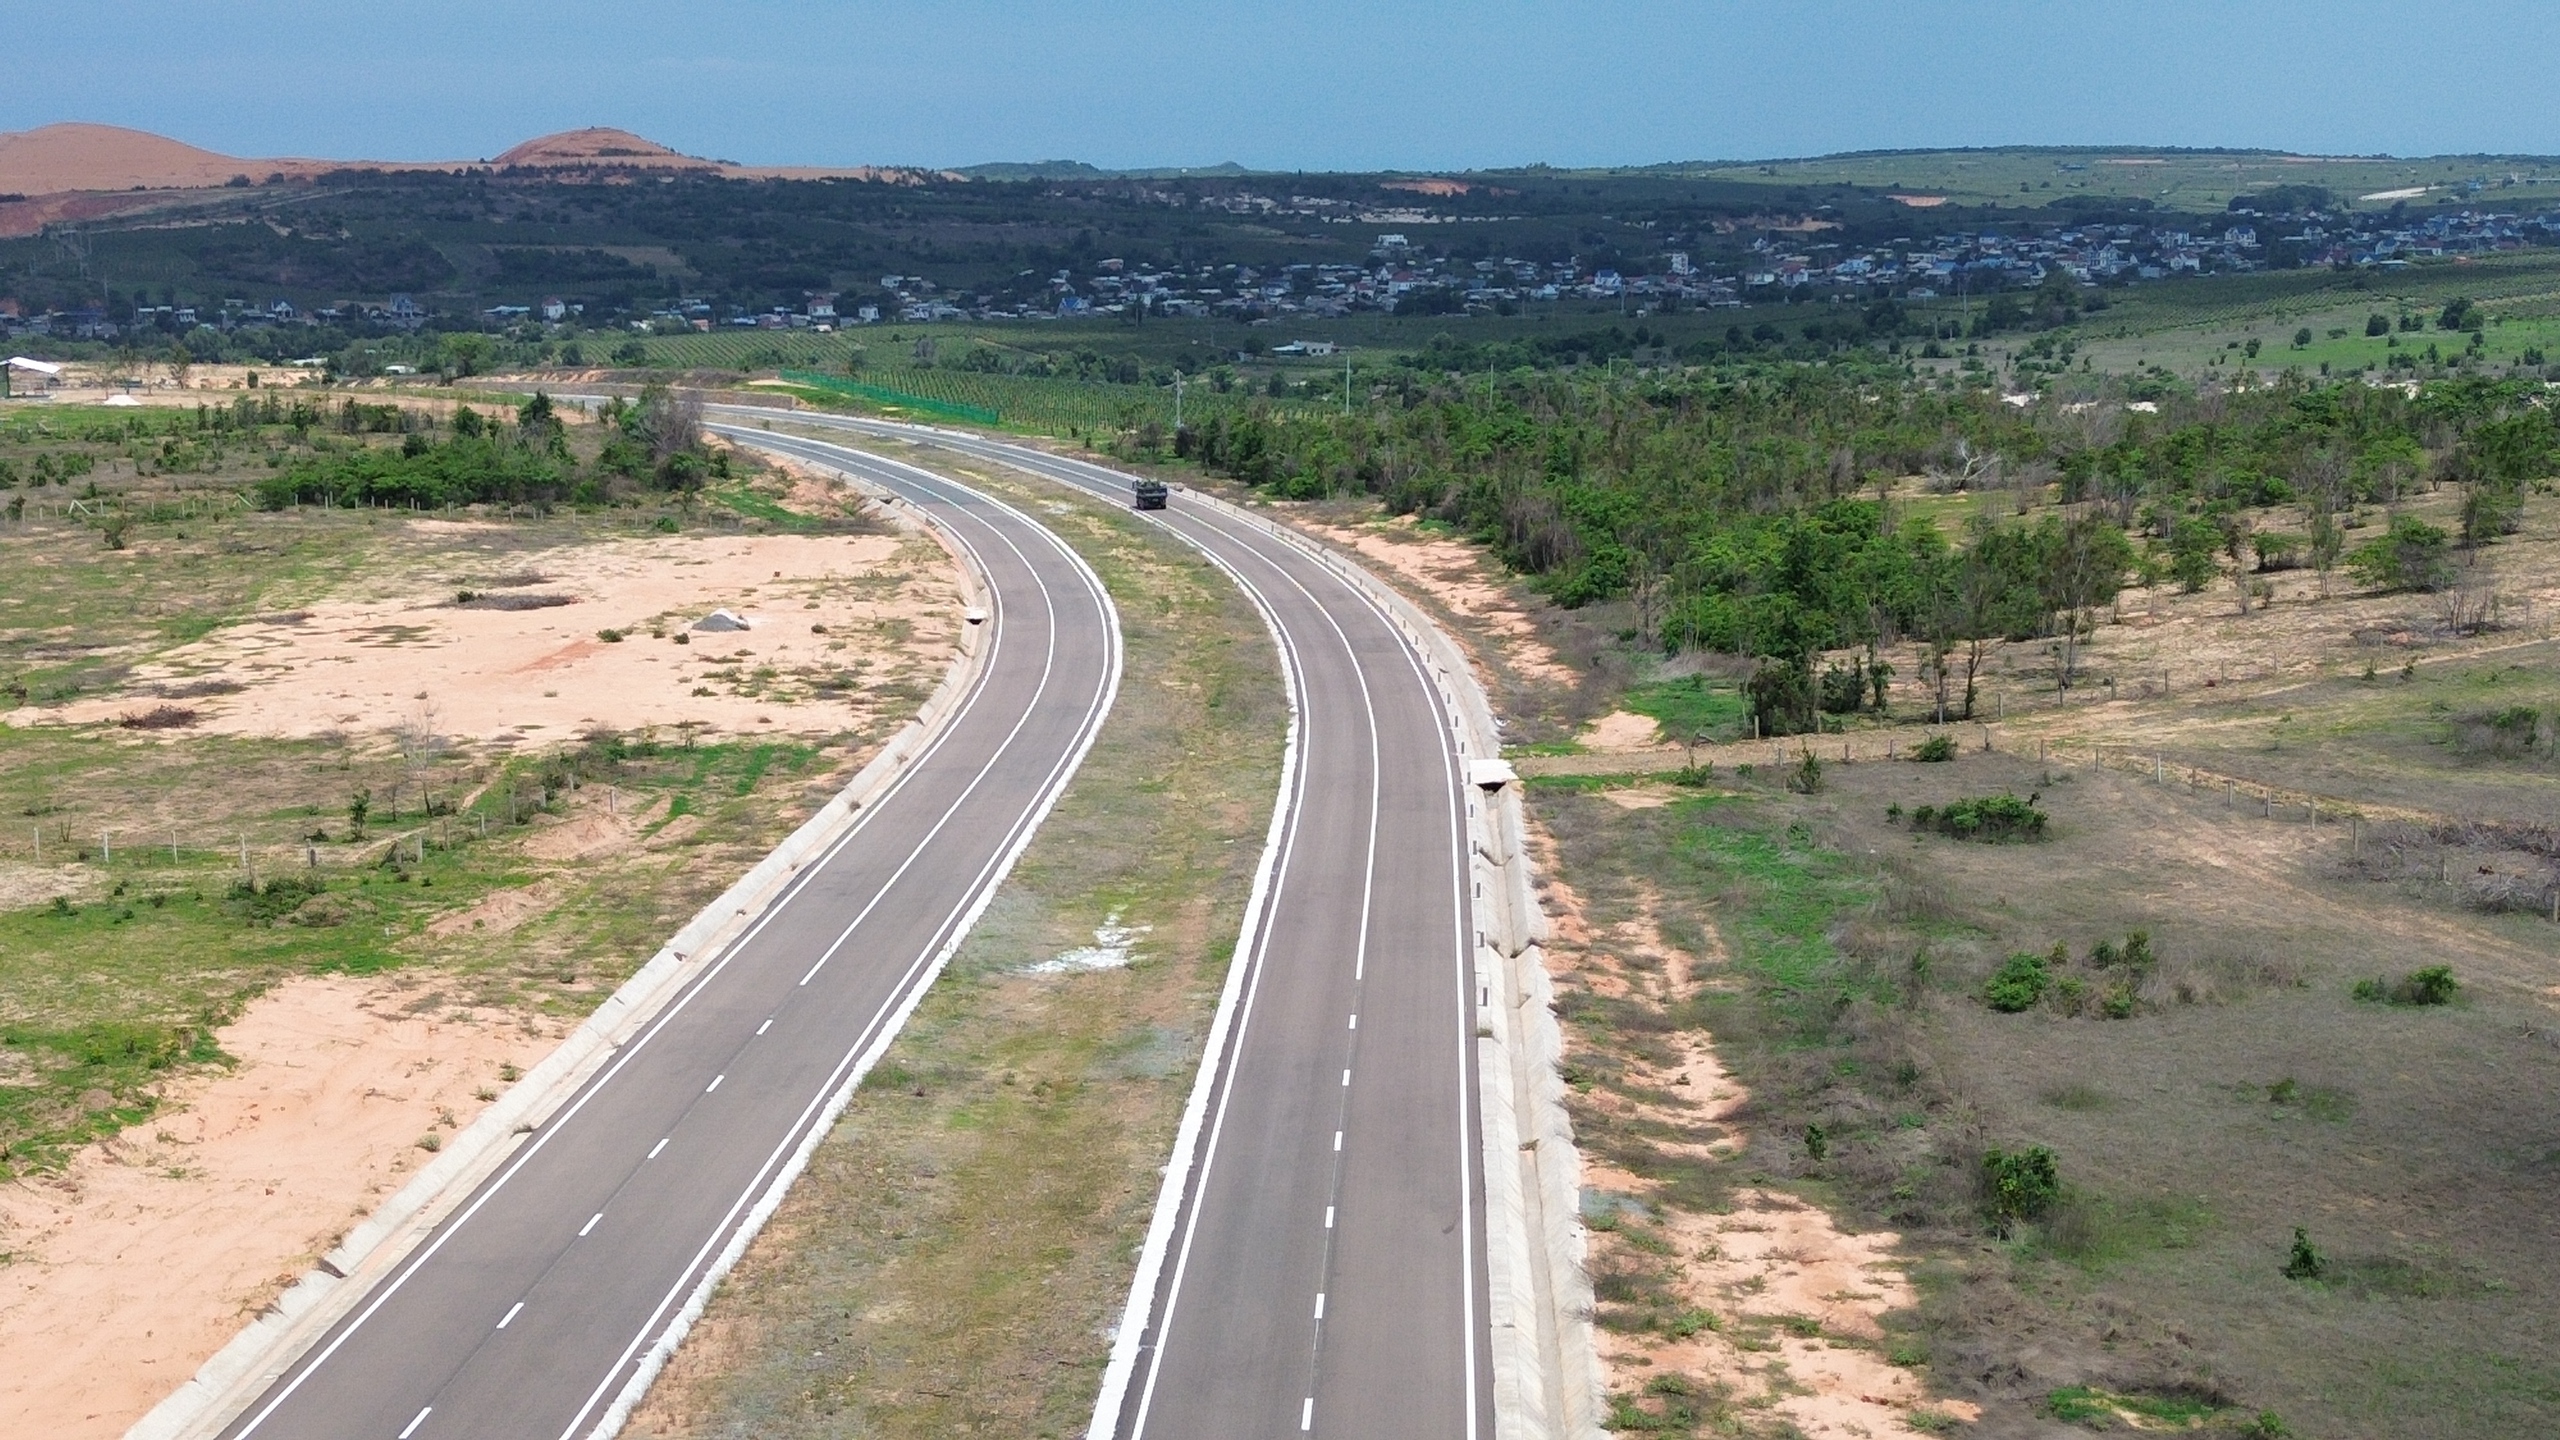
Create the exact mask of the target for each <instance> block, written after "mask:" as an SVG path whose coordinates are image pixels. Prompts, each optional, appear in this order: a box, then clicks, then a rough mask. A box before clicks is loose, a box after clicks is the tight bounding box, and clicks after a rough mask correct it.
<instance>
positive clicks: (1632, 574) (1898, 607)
mask: <svg viewBox="0 0 2560 1440" xmlns="http://www.w3.org/2000/svg"><path fill="white" fill-rule="evenodd" d="M2157 403H2158V410H2157V412H2156V413H2145V412H2142V411H2135V410H2131V409H2128V408H2127V407H2126V406H2125V405H2123V404H2121V403H2117V402H2116V401H2111V400H2108V399H2105V398H2097V399H2092V400H2088V401H2082V402H2071V403H2065V402H2063V401H2060V400H2048V401H2044V402H2041V403H2039V404H2037V405H2036V406H2033V407H2030V408H2020V407H2015V406H2012V405H2009V404H2005V403H2003V402H2002V401H2001V400H2000V399H1999V398H1998V397H1996V396H1993V395H1991V394H1989V393H1987V392H1985V391H1981V390H1973V389H1941V388H1936V387H1932V386H1929V385H1924V384H1917V383H1911V382H1907V381H1905V380H1904V379H1903V378H1902V377H1900V376H1899V375H1898V374H1896V373H1895V372H1893V371H1891V370H1888V369H1881V368H1878V369H1860V368H1856V367H1850V366H1790V367H1783V368H1777V367H1771V368H1764V369H1758V370H1753V371H1749V372H1743V371H1730V372H1728V371H1715V372H1704V373H1697V374H1691V375H1686V376H1682V377H1677V378H1652V379H1647V378H1633V379H1631V378H1628V377H1624V376H1615V377H1607V376H1604V377H1594V378H1589V379H1575V378H1572V377H1565V376H1554V375H1545V376H1520V375H1515V376H1513V377H1512V378H1511V379H1509V380H1507V381H1506V380H1502V379H1500V378H1499V377H1482V378H1478V379H1476V380H1473V381H1464V380H1460V381H1447V380H1431V381H1423V380H1418V379H1417V380H1410V381H1407V382H1404V383H1402V384H1399V385H1390V386H1386V387H1382V390H1381V393H1380V403H1374V404H1372V405H1371V406H1370V407H1369V408H1367V409H1365V410H1363V411H1361V412H1358V413H1355V414H1351V415H1325V414H1321V413H1308V412H1304V411H1290V412H1282V411H1278V410H1269V409H1246V410H1242V411H1238V412H1236V413H1233V414H1219V415H1216V416H1213V417H1212V418H1211V419H1209V420H1208V421H1206V422H1205V423H1204V424H1203V425H1201V426H1200V427H1198V428H1196V429H1192V430H1186V431H1185V432H1184V433H1182V434H1181V435H1179V436H1177V437H1176V442H1175V443H1176V449H1177V451H1178V452H1179V453H1181V454H1184V455H1187V456H1189V457H1191V458H1193V459H1195V460H1196V461H1197V462H1198V463H1200V464H1201V465H1203V466H1204V467H1206V468H1208V469H1211V470H1214V471H1218V472H1221V473H1224V474H1227V475H1230V476H1233V477H1235V478H1237V479H1240V480H1243V481H1245V482H1246V483H1248V484H1251V485H1254V486H1257V487H1260V488H1263V489H1265V490H1268V491H1269V492H1271V493H1273V494H1275V495H1278V496H1282V497H1290V498H1314V497H1319V496H1327V495H1345V494H1366V495H1373V496H1375V497H1377V498H1378V499H1380V500H1381V501H1383V502H1384V503H1385V505H1386V506H1387V507H1388V508H1389V509H1390V510H1392V511H1395V512H1397V513H1404V514H1415V515H1421V516H1426V517H1430V518H1433V519H1437V520H1441V521H1445V522H1447V523H1449V524H1451V525H1453V526H1456V527H1458V528H1459V529H1461V530H1463V531H1465V532H1466V533H1468V534H1470V535H1472V536H1474V537H1476V538H1478V539H1481V540H1482V541H1484V542H1486V543H1487V544H1489V545H1491V546H1492V547H1494V548H1495V549H1496V551H1497V552H1498V553H1499V554H1500V555H1501V556H1502V557H1503V558H1504V559H1505V560H1506V561H1507V562H1508V563H1510V564H1511V565H1513V566H1515V567H1516V568H1518V569H1520V570H1522V571H1524V572H1527V573H1528V574H1530V575H1533V576H1535V577H1536V578H1537V582H1538V583H1539V584H1540V585H1541V586H1542V587H1543V588H1545V589H1546V590H1547V591H1548V592H1549V593H1550V594H1552V595H1553V596H1554V597H1555V598H1556V599H1557V600H1559V601H1561V602H1562V603H1565V604H1567V605H1580V604H1586V603H1590V602H1593V601H1600V600H1611V599H1624V600H1628V601H1631V602H1632V604H1633V608H1634V611H1635V614H1636V625H1637V628H1638V629H1639V631H1640V632H1641V634H1642V635H1643V636H1644V637H1645V638H1646V639H1647V640H1648V641H1651V642H1653V643H1657V644H1660V645H1662V646H1664V647H1667V648H1672V649H1699V650H1709V651H1719V652H1725V653H1729V654H1734V655H1739V656H1745V657H1752V658H1755V659H1758V660H1760V661H1762V662H1764V663H1763V664H1762V665H1761V666H1760V668H1759V672H1758V675H1757V676H1756V678H1755V679H1754V681H1753V695H1754V699H1755V706H1756V709H1757V710H1758V712H1759V715H1760V718H1761V722H1762V724H1763V725H1764V726H1765V727H1767V728H1770V729H1772V730H1776V731H1779V732H1785V731H1788V730H1794V729H1801V728H1805V727H1807V726H1810V725H1811V724H1813V723H1814V721H1815V719H1816V716H1817V712H1818V711H1820V710H1824V709H1829V710H1835V711H1837V710H1847V709H1856V708H1860V707H1862V706H1876V705H1880V704H1882V703H1884V701H1885V697H1886V696H1887V695H1888V694H1889V693H1890V692H1889V690H1888V689H1887V686H1886V683H1885V682H1886V680H1887V678H1888V677H1887V674H1886V672H1885V670H1884V669H1883V668H1882V662H1881V661H1880V660H1878V659H1877V658H1876V651H1877V647H1879V646H1880V645H1883V644H1886V643H1890V642H1894V641H1898V640H1905V639H1916V640H1920V641H1923V642H1924V649H1925V652H1926V653H1927V654H1928V655H1929V656H1930V660H1929V672H1930V673H1927V674H1924V675H1923V676H1920V677H1916V678H1918V679H1919V680H1920V681H1921V682H1922V684H1923V687H1924V689H1925V690H1926V692H1927V693H1929V694H1930V695H1931V697H1932V700H1931V703H1932V704H1934V705H1941V706H1943V707H1945V709H1946V710H1947V713H1950V714H1963V713H1970V709H1971V705H1972V702H1973V700H1974V698H1975V688H1976V687H1975V684H1974V681H1975V677H1976V675H1977V673H1978V669H1979V666H1980V663H1981V660H1982V656H1983V647H1984V646H1985V645H1986V644H1987V643H1989V642H1991V641H1994V640H1999V639H2009V640H2029V639H2039V638H2040V639H2044V640H2046V641H2048V642H2050V644H2051V647H2052V650H2053V653H2054V670H2055V680H2056V683H2057V684H2058V685H2060V686H2063V687H2066V688H2067V687H2069V686H2070V685H2072V684H2074V683H2076V682H2077V680H2078V678H2079V677H2078V650H2079V645H2080V642H2081V640H2082V639H2083V638H2084V637H2085V635H2086V633H2087V630H2088V627H2089V625H2090V624H2092V623H2093V613H2094V612H2096V611H2099V610H2102V609H2103V608H2104V607H2105V606H2107V605H2108V604H2109V603H2110V602H2111V601H2112V599H2113V598H2114V596H2115V595H2116V593H2117V592H2118V590H2119V589H2120V588H2121V587H2122V586H2123V585H2124V584H2126V583H2127V582H2128V580H2130V579H2132V578H2134V577H2136V576H2137V575H2139V576H2141V577H2142V578H2145V579H2156V580H2164V581H2174V582H2176V583H2178V584H2180V585H2182V586H2184V587H2185V588H2188V589H2191V590H2196V589H2202V588H2204V587H2205V586H2207V585H2210V584H2214V583H2216V582H2217V581H2220V580H2224V579H2230V580H2233V581H2235V582H2236V584H2237V586H2238V588H2239V591H2240V595H2241V598H2242V601H2243V603H2244V604H2246V603H2247V600H2248V597H2249V596H2250V594H2251V593H2252V591H2251V585H2252V579H2251V577H2252V576H2253V575H2254V574H2255V573H2256V572H2257V571H2260V570H2274V569H2283V568H2287V567H2290V566H2295V565H2313V566H2317V567H2319V568H2320V569H2322V570H2323V571H2324V572H2325V571H2328V570H2332V569H2337V568H2345V569H2348V570H2350V571H2352V572H2353V573H2354V574H2355V575H2356V576H2357V577H2358V578H2360V579H2362V580H2364V581H2366V582H2367V583H2369V584H2373V585H2377V586H2383V587H2406V588H2419V589H2426V588H2435V587H2438V586H2441V585H2443V584H2445V583H2447V582H2448V581H2449V580H2450V579H2451V577H2452V569H2451V559H2452V552H2453V550H2454V549H2455V548H2456V547H2465V548H2467V547H2475V546H2478V545H2482V544H2486V543H2489V542H2490V541H2492V540H2494V539H2496V538H2497V537H2498V536H2500V535H2503V534H2506V533H2510V532H2512V531H2513V530H2514V529H2515V527H2516V525H2517V523H2518V520H2519V517H2520V515H2521V511H2522V506H2523V502H2524V496H2525V494H2526V492H2527V490H2528V489H2529V488H2531V487H2533V486H2536V485H2547V484H2548V483H2549V482H2548V478H2547V477H2549V476H2550V475H2551V474H2552V473H2553V472H2554V470H2555V469H2560V424H2555V420H2554V416H2553V413H2552V411H2551V409H2550V408H2549V407H2548V406H2546V405H2545V404H2544V403H2543V400H2542V390H2541V387H2540V386H2539V385H2537V384H2532V383H2529V382H2507V381H2491V380H2482V379H2476V378H2475V379H2457V380H2450V381H2444V382H2438V383H2435V384H2430V385H2428V386H2426V387H2424V388H2422V389H2420V390H2418V391H2417V392H2416V393H2415V394H2409V393H2404V392H2403V391H2402V390H2400V389H2398V388H2395V387H2373V386H2367V385H2364V384H2360V383H2344V384H2335V385H2315V384H2311V383H2308V382H2304V381H2300V380H2289V381H2286V382H2284V383H2281V384H2278V385H2275V386H2270V387H2264V388H2261V389H2257V390H2251V391H2228V392H2226V391H2208V392H2205V393H2200V394H2199V393H2176V394H2171V395H2169V396H2167V397H2166V398H2164V399H2163V400H2161V401H2159V402H2157ZM1912 475H1921V476H1926V477H1928V483H1929V488H1931V489H1935V490H1941V491H1956V490H1963V491H1968V492H1971V493H1974V494H1977V495H1990V496H2001V495H2004V494H2006V493H2007V492H2009V491H2013V490H2014V491H2015V492H2016V496H2017V503H2016V506H2015V507H2014V508H2015V511H2016V514H2015V515H2010V516H2004V515H2002V514H2000V513H1999V512H2001V511H2004V510H2006V509H2008V508H2009V507H2007V506H2003V505H1984V506H1980V507H1977V510H1976V513H1975V515H1974V517H1973V519H1972V520H1971V521H1970V522H1969V523H1968V524H1966V525H1965V526H1964V527H1962V530H1961V533H1960V534H1958V535H1956V536H1954V537H1952V538H1951V537H1950V536H1949V535H1948V534H1947V533H1946V532H1945V531H1944V530H1943V529H1942V528H1941V527H1939V526H1938V525H1936V524H1934V523H1932V522H1930V521H1928V520H1925V519H1922V518H1918V517H1915V516H1913V515H1911V514H1909V513H1907V509H1908V507H1907V506H1904V505H1901V504H1898V503H1897V502H1896V501H1895V499H1894V498H1893V495H1894V493H1895V486H1896V484H1897V482H1898V481H1900V479H1901V477H1906V476H1912ZM2444 485H2454V486H2458V487H2460V489H2461V492H2462V505H2461V510H2460V515H2461V525H2460V529H2459V532H2458V533H2449V532H2447V531H2444V530H2442V529H2439V528H2437V527H2435V526H2430V525H2427V524H2424V523H2423V522H2421V521H2418V520H2416V519H2415V518H2413V517H2409V516H2405V515H2401V516H2394V517H2393V518H2392V520H2391V522H2390V524H2389V525H2388V527H2387V528H2386V530H2385V531H2384V532H2383V533H2382V534H2381V535H2380V536H2378V537H2376V538H2373V539H2370V540H2367V541H2365V542H2364V543H2362V544H2357V545H2351V544H2350V543H2349V542H2350V540H2351V539H2353V538H2355V537H2352V536H2351V535H2350V534H2349V528H2350V526H2352V525H2355V524H2359V523H2361V521H2360V519H2359V517H2358V514H2357V512H2358V511H2359V510H2360V509H2361V508H2364V507H2371V506H2377V505H2378V506H2381V507H2384V508H2385V509H2386V510H2389V509H2392V508H2394V507H2396V505H2397V504H2398V502H2400V501H2401V500H2403V499H2405V498H2408V497H2410V496H2412V495H2413V494H2415V493H2417V492H2418V491H2420V490H2422V489H2426V488H2430V487H2440V486H2444ZM2049 501H2058V502H2059V503H2058V504H2057V503H2044V502H2049ZM2270 507H2273V508H2270ZM2031 508H2032V509H2033V512H2034V513H2033V514H2032V515H2030V514H2029V513H2028V512H2029V511H2030V509H2031ZM1844 650H1846V651H1852V652H1857V651H1863V652H1864V659H1863V660H1862V661H1860V662H1858V663H1847V662H1838V661H1835V662H1833V663H1832V664H1830V665H1829V666H1827V667H1826V668H1824V669H1823V670H1822V671H1821V673H1817V671H1816V667H1817V665H1818V664H1820V663H1821V657H1822V656H1823V655H1824V654H1825V653H1826V652H1833V653H1836V652H1840V651H1844Z"/></svg>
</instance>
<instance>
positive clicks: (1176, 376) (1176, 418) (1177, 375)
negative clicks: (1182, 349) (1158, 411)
mask: <svg viewBox="0 0 2560 1440" xmlns="http://www.w3.org/2000/svg"><path fill="white" fill-rule="evenodd" d="M1173 433H1174V434H1176V435H1179V434H1181V433H1182V372H1181V371H1179V370H1176V371H1174V372H1173Z"/></svg>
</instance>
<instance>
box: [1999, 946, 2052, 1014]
mask: <svg viewBox="0 0 2560 1440" xmlns="http://www.w3.org/2000/svg"><path fill="white" fill-rule="evenodd" d="M2050 966H2051V962H2050V961H2048V960H2047V959H2046V958H2045V957H2044V956H2042V955H2030V954H2028V953H2026V952H2025V951H2023V950H2021V951H2019V952H2018V953H2017V954H2015V955H2012V956H2010V957H2009V958H2008V959H2006V960H2004V961H2002V962H2001V963H2000V968H1999V969H1998V970H1996V971H1994V972H1992V976H1991V979H1990V981H1989V983H1987V984H1985V985H1984V986H1983V987H1982V1002H1983V1003H1984V1004H1986V1005H1988V1006H1990V1007H1991V1008H1992V1009H1994V1010H1997V1011H2000V1012H2001V1013H2003V1014H2007V1015H2015V1014H2017V1013H2018V1012H2019V1011H2021V1010H2032V1009H2034V1008H2035V1004H2036V1002H2037V1001H2039V1000H2042V999H2043V998H2044V992H2045V990H2046V989H2047V988H2048V987H2050V986H2051V985H2052V984H2053V971H2052V969H2051V968H2050Z"/></svg>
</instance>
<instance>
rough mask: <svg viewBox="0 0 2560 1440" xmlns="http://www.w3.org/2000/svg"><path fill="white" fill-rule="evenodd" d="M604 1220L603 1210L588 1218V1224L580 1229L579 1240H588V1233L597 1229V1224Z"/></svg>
mask: <svg viewBox="0 0 2560 1440" xmlns="http://www.w3.org/2000/svg"><path fill="white" fill-rule="evenodd" d="M603 1218H604V1212H603V1211H601V1210H599V1211H597V1212H596V1213H594V1214H593V1215H590V1216H588V1217H587V1223H586V1224H584V1225H581V1226H579V1227H578V1238H579V1239H581V1240H583V1239H585V1238H586V1236H587V1232H588V1231H590V1230H593V1229H594V1228H596V1222H597V1221H599V1220H601V1219H603Z"/></svg>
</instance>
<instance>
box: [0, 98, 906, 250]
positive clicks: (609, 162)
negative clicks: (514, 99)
mask: <svg viewBox="0 0 2560 1440" xmlns="http://www.w3.org/2000/svg"><path fill="white" fill-rule="evenodd" d="M477 166H497V167H514V168H518V169H558V170H583V171H614V170H658V171H685V170H691V171H702V172H708V173H712V174H718V175H725V176H728V177H730V178H732V179H740V180H749V179H818V178H824V177H836V178H846V179H860V180H890V181H908V182H912V181H915V180H919V179H922V178H924V177H925V176H926V175H928V174H929V173H935V172H927V171H923V170H916V169H910V168H902V167H885V168H884V167H880V166H873V165H837V166H801V165H790V166H751V165H734V164H730V163H728V162H726V161H721V160H704V159H700V158H697V157H695V156H691V155H687V154H685V153H683V152H682V151H679V150H675V149H671V148H669V147H668V146H665V145H661V144H659V143H658V142H656V141H654V140H650V139H648V138H646V137H644V136H639V135H634V134H632V133H631V132H630V131H628V130H617V129H614V128H612V127H610V126H601V125H599V126H590V127H588V128H587V129H583V130H563V131H561V132H560V133H559V134H556V135H544V136H540V137H538V138H536V139H532V140H527V141H525V142H524V143H523V144H521V145H518V146H516V147H515V148H513V149H511V150H508V151H506V152H505V153H503V154H501V155H499V156H497V157H496V158H494V159H486V160H304V159H291V160H257V159H244V158H242V157H239V156H234V155H222V154H217V153H216V152H214V151H211V150H201V149H198V148H197V147H195V146H193V145H189V144H186V143H184V142H183V141H178V140H172V139H170V138H168V137H167V136H165V135H154V134H151V133H150V132H148V131H144V130H128V129H125V128H124V127H122V126H118V125H90V124H81V123H66V124H59V125H44V126H39V127H37V128H36V129H33V130H15V131H0V195H16V196H22V197H27V198H25V199H21V200H17V201H11V202H0V234H31V233H33V232H34V230H35V228H36V226H37V225H38V224H39V223H42V222H45V221H51V220H66V219H83V218H94V217H95V216H98V215H103V214H106V213H113V212H120V211H125V210H130V209H132V208H134V206H135V205H137V204H140V205H143V206H146V207H147V206H149V205H151V204H153V203H155V202H150V201H144V200H140V199H139V198H136V199H134V200H130V201H128V200H123V199H119V200H115V201H112V202H107V203H105V204H104V205H103V206H102V205H100V204H94V203H93V204H88V205H85V206H84V205H81V204H78V203H74V202H71V201H69V200H68V199H67V197H70V196H74V195H88V196H98V195H104V194H108V193H118V194H125V193H129V192H132V191H135V190H143V191H170V190H203V189H211V188H215V187H219V186H222V185H226V184H229V183H230V182H231V181H232V180H233V179H235V178H237V177H241V176H246V177H247V178H248V179H249V180H251V181H253V182H264V181H265V180H267V179H268V178H269V177H270V176H276V175H282V176H284V177H286V178H288V179H296V180H300V179H308V178H311V177H313V176H317V175H324V174H327V173H328V172H330V171H332V170H460V169H465V168H469V167H477Z"/></svg>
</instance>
